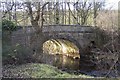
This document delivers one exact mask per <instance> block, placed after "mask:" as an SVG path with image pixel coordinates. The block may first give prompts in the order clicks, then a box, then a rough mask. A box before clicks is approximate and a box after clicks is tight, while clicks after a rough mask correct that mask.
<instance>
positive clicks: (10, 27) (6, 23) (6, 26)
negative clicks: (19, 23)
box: [2, 19, 17, 32]
mask: <svg viewBox="0 0 120 80" xmlns="http://www.w3.org/2000/svg"><path fill="white" fill-rule="evenodd" d="M16 28H17V27H16V25H15V24H14V23H13V22H12V21H10V20H6V19H4V20H2V29H3V31H10V32H12V31H15V30H16Z"/></svg>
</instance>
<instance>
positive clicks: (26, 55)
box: [2, 44, 32, 65]
mask: <svg viewBox="0 0 120 80" xmlns="http://www.w3.org/2000/svg"><path fill="white" fill-rule="evenodd" d="M31 56H32V52H31V51H30V49H28V48H26V47H24V46H22V45H19V44H17V45H15V46H10V45H4V46H3V53H2V59H3V65H7V64H23V63H27V62H31V60H32V57H31Z"/></svg>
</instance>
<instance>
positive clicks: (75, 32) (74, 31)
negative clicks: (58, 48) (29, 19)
mask: <svg viewBox="0 0 120 80" xmlns="http://www.w3.org/2000/svg"><path fill="white" fill-rule="evenodd" d="M42 30H43V35H44V37H45V38H44V42H45V41H47V40H50V39H65V40H69V41H71V42H73V43H74V44H75V45H76V46H77V47H78V48H79V49H80V48H84V47H86V46H87V45H88V43H89V42H90V41H92V40H94V34H93V29H92V27H91V26H80V25H46V26H45V25H44V26H43V29H42ZM25 31H26V33H27V34H25V33H24V30H23V29H19V30H17V31H15V32H13V35H12V42H13V43H20V44H25V45H27V44H29V42H30V36H31V34H32V33H34V30H33V29H32V28H31V27H27V28H26V30H25ZM26 35H27V36H26ZM25 42H26V43H25Z"/></svg>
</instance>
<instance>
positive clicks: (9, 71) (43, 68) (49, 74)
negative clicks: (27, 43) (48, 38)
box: [3, 63, 92, 78]
mask: <svg viewBox="0 0 120 80" xmlns="http://www.w3.org/2000/svg"><path fill="white" fill-rule="evenodd" d="M3 76H4V77H11V78H18V77H20V78H92V77H91V76H87V75H82V74H79V75H74V74H69V73H67V72H63V71H61V70H59V69H57V68H56V67H53V66H50V65H46V64H38V63H29V64H24V65H20V66H11V65H9V66H5V67H4V68H3Z"/></svg>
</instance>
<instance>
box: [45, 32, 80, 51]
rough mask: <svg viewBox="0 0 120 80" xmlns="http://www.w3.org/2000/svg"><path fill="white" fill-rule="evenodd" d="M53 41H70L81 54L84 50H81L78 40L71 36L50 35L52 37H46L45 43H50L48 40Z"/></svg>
mask: <svg viewBox="0 0 120 80" xmlns="http://www.w3.org/2000/svg"><path fill="white" fill-rule="evenodd" d="M51 39H63V40H67V41H70V42H72V43H74V44H75V45H76V46H77V47H78V48H79V52H81V51H80V50H81V49H82V48H81V46H80V44H79V42H78V41H77V40H76V39H74V38H73V37H71V36H68V35H58V34H56V35H50V36H49V35H47V36H44V41H43V43H44V42H46V41H48V40H51Z"/></svg>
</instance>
